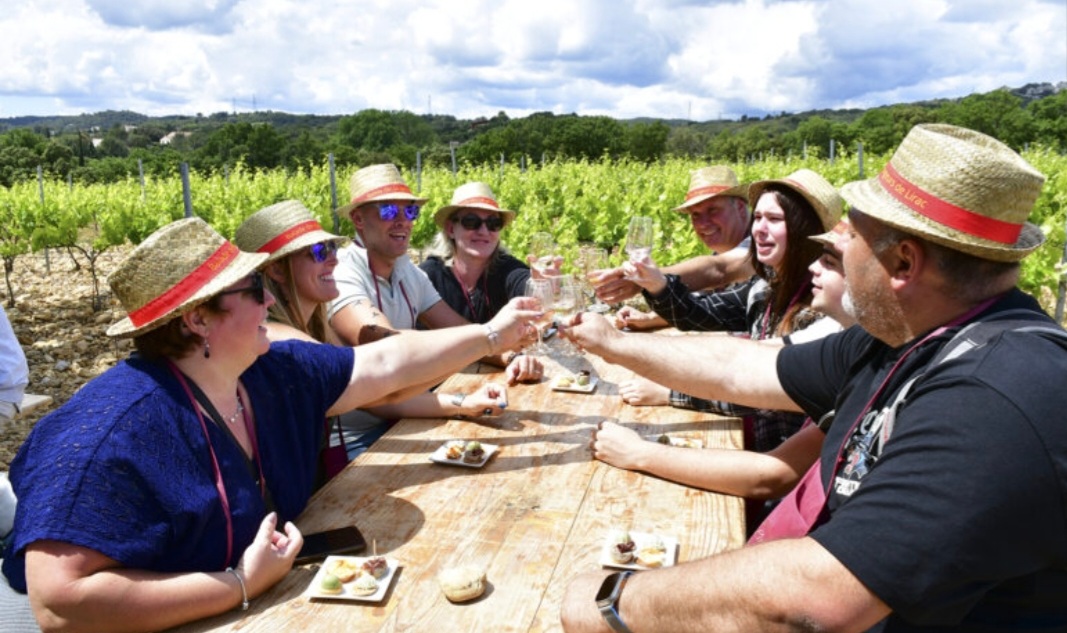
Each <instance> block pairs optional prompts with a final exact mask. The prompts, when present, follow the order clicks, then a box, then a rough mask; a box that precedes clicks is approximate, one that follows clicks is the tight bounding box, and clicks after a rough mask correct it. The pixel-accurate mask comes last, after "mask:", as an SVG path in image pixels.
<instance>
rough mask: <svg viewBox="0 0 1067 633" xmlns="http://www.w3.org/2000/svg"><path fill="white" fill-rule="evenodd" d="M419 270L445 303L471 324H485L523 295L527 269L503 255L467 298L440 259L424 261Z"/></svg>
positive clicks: (450, 270) (528, 273) (527, 277)
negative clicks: (510, 301) (501, 309)
mask: <svg viewBox="0 0 1067 633" xmlns="http://www.w3.org/2000/svg"><path fill="white" fill-rule="evenodd" d="M419 268H421V269H422V270H423V272H425V273H426V276H427V277H429V278H430V282H431V283H433V286H434V288H437V292H438V293H440V294H441V298H442V299H444V300H445V303H447V304H448V305H450V306H451V307H452V309H453V310H455V311H456V312H458V313H459V314H461V315H462V316H463V317H464V318H465V319H467V320H468V321H470V322H472V323H485V322H486V321H488V320H489V319H491V318H493V316H495V315H496V313H497V312H499V311H500V308H503V307H504V305H505V304H507V302H508V301H509V300H511V299H512V298H514V297H521V296H523V294H525V292H526V280H527V279H529V278H530V269H529V268H528V267H527V266H526V264H524V263H522V262H520V261H519V260H518V259H516V258H514V257H512V256H511V255H506V254H502V255H500V257H498V258H496V259H495V260H494V261H493V263H491V264H490V265H489V268H488V269H486V271H485V273H483V274H482V277H481V278H480V279H479V280H478V283H477V284H476V285H475V287H474V289H473V290H471V292H470V296H469V297H468V296H467V294H466V293H465V292H464V291H463V287H462V286H461V285H460V283H459V279H456V275H455V274H454V273H453V272H452V267H451V266H446V265H445V262H444V260H443V259H441V258H440V257H436V256H431V257H427V258H426V259H425V260H424V261H423V262H422V263H421V264H419Z"/></svg>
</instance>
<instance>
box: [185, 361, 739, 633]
mask: <svg viewBox="0 0 1067 633" xmlns="http://www.w3.org/2000/svg"><path fill="white" fill-rule="evenodd" d="M560 362H561V363H562V365H561V364H560V363H557V362H555V361H550V362H547V363H546V364H547V374H548V375H549V376H551V375H553V374H558V373H559V372H561V371H564V370H567V371H573V370H576V369H578V368H579V367H582V366H590V365H591V366H592V367H593V371H594V375H596V376H598V378H599V379H600V382H599V384H598V385H597V389H596V391H595V392H594V393H592V394H572V393H560V392H555V391H552V389H551V386H550V379H548V378H546V379H545V380H544V381H543V382H542V383H540V384H537V385H519V386H516V387H512V388H510V389H509V407H508V409H507V410H506V412H505V413H504V415H502V416H499V417H498V418H493V419H483V420H473V421H466V420H425V419H421V420H414V419H409V420H402V421H400V422H398V423H397V424H396V425H394V426H393V428H391V429H390V430H389V432H388V433H386V434H385V436H384V437H382V439H380V440H379V441H378V442H376V443H375V444H374V445H373V447H372V448H371V449H370V450H368V451H367V452H366V453H364V454H363V455H361V456H360V458H359V459H357V460H356V461H355V462H353V463H352V464H351V465H349V467H348V468H347V469H345V471H344V472H342V473H341V474H339V475H338V476H337V477H336V478H334V480H333V481H331V482H330V484H328V485H327V486H326V487H324V488H323V489H322V490H320V491H319V492H318V493H317V494H316V495H315V497H314V498H312V500H311V502H310V503H309V506H308V508H307V510H306V511H305V512H304V514H303V515H302V516H301V517H300V518H299V520H298V521H297V525H298V526H299V527H300V529H301V530H303V531H304V532H313V531H319V530H324V529H329V528H334V527H341V526H343V525H348V524H352V523H355V524H356V525H357V526H359V527H360V529H361V530H362V531H363V532H364V535H365V536H366V537H367V539H368V541H371V540H374V541H376V543H377V548H378V553H379V554H383V555H387V556H389V557H390V558H394V559H397V560H398V561H400V564H401V569H400V570H399V572H398V574H397V577H396V578H395V580H394V582H393V586H392V587H391V588H390V590H389V592H388V593H387V594H386V596H385V598H384V599H383V600H382V601H381V602H380V603H375V604H367V603H348V602H337V601H318V600H308V599H307V598H305V597H304V596H303V594H304V593H305V591H306V590H307V588H308V586H309V583H310V582H311V579H312V577H313V576H314V574H315V572H316V570H317V569H318V566H317V565H307V566H303V567H301V568H296V569H294V570H293V571H292V572H291V573H290V574H289V575H288V576H286V578H285V579H284V580H283V581H282V582H281V583H279V584H278V585H277V586H276V587H274V588H272V589H271V590H270V591H268V592H267V593H266V594H265V595H264V596H261V597H260V598H258V599H256V600H254V601H253V606H252V609H251V610H250V611H249V612H247V613H243V614H242V613H236V612H234V613H228V614H223V615H221V616H218V617H216V618H210V619H207V620H203V621H200V622H196V623H192V624H189V625H186V626H184V627H181V628H179V629H175V630H176V631H181V632H182V633H192V632H194V631H238V630H239V631H242V632H251V633H258V632H260V631H262V632H264V633H265V632H267V631H271V632H273V631H283V630H303V631H329V632H331V633H332V632H336V631H339V630H343V631H400V630H406V631H429V630H457V631H559V630H560V625H559V608H560V604H561V601H562V596H563V592H564V590H565V588H566V583H567V581H568V580H569V579H570V578H571V577H572V576H574V575H575V574H576V573H578V572H580V571H581V570H584V569H589V568H596V567H598V566H599V562H598V559H599V555H600V548H601V546H602V543H603V537H604V534H605V533H606V532H607V530H608V529H609V528H611V527H613V526H615V525H618V524H623V525H626V526H628V527H630V528H631V529H633V530H634V531H639V532H641V531H644V532H648V531H653V532H657V533H661V534H666V535H671V536H675V537H677V538H678V540H679V543H680V548H679V560H681V561H685V560H692V559H694V558H699V557H702V556H706V555H709V554H712V553H715V552H718V551H722V550H724V549H730V548H734V547H739V546H741V545H742V544H743V543H744V511H743V504H742V502H741V501H740V500H739V499H736V498H733V497H725V496H722V495H716V494H712V493H708V492H703V491H699V490H694V489H691V488H688V487H685V486H681V485H678V484H674V483H671V482H667V481H663V480H660V479H658V478H655V477H650V476H647V475H644V474H642V473H635V472H628V471H623V470H619V469H616V468H613V467H611V466H608V465H606V464H603V463H600V462H597V461H595V460H593V459H592V458H591V455H590V453H589V450H588V445H589V440H590V432H591V430H592V428H594V426H595V425H596V424H597V423H598V422H600V421H601V420H604V419H610V420H616V421H619V422H620V423H622V424H629V425H633V426H634V427H635V428H636V429H637V430H638V432H640V433H641V434H643V435H647V436H655V435H658V434H660V433H663V432H670V433H672V434H684V435H686V436H689V437H696V438H699V439H701V440H702V441H703V442H704V444H705V446H720V447H730V448H740V442H741V433H740V425H739V423H738V421H737V420H734V419H729V418H721V417H718V416H714V415H710V414H705V413H698V412H694V411H684V410H679V409H673V408H670V407H630V406H627V405H624V404H623V403H622V402H621V400H620V399H619V397H618V382H619V381H622V380H625V379H626V378H628V377H630V376H631V375H632V374H631V373H630V372H628V371H627V370H625V369H622V368H620V367H615V366H611V365H608V364H606V363H603V361H601V360H600V359H597V358H590V359H586V358H584V357H579V358H564V359H562V361H560ZM500 378H501V374H500V372H499V369H498V368H495V367H491V366H487V365H477V364H476V365H474V366H472V367H470V368H468V370H466V371H464V372H460V373H458V374H456V375H454V376H452V377H451V378H449V379H448V380H447V381H446V382H445V383H444V384H443V385H442V386H441V388H440V389H441V390H442V391H443V392H445V393H453V392H460V393H469V392H471V391H473V390H474V389H476V388H477V387H478V386H479V385H481V384H482V383H483V382H484V381H485V380H486V379H496V380H499V379H500ZM449 439H464V440H469V439H478V440H481V441H484V442H488V443H492V444H497V445H498V446H499V447H500V450H499V452H498V453H497V454H496V455H494V456H493V457H492V458H491V459H490V460H489V461H488V462H487V463H486V465H485V466H484V467H482V468H481V469H470V468H464V467H461V466H452V465H441V464H435V463H433V462H430V461H429V455H430V454H431V453H433V451H434V450H436V449H437V448H438V447H439V446H440V445H441V444H442V443H443V442H444V441H446V440H449ZM460 561H469V562H474V563H477V564H480V565H483V566H484V567H485V568H486V570H487V577H488V588H487V591H486V595H485V596H483V597H482V598H480V599H478V600H475V601H473V602H470V603H467V604H462V605H455V604H452V603H449V602H448V601H447V600H446V599H445V597H444V594H443V593H442V592H441V590H440V588H439V587H438V584H437V574H438V572H439V571H440V570H441V569H443V568H444V567H446V566H450V565H453V564H456V563H457V562H460Z"/></svg>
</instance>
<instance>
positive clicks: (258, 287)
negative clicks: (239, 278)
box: [215, 271, 267, 305]
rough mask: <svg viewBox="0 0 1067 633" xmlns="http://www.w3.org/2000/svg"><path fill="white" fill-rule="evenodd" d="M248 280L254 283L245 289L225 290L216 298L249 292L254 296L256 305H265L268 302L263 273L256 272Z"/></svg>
mask: <svg viewBox="0 0 1067 633" xmlns="http://www.w3.org/2000/svg"><path fill="white" fill-rule="evenodd" d="M248 280H249V281H251V282H252V284H251V285H249V286H245V287H244V288H234V289H233V290H223V291H222V292H220V293H217V294H216V295H215V296H217V297H221V296H222V295H233V294H240V293H244V292H247V293H248V294H250V295H252V298H253V299H255V300H256V303H258V304H260V305H263V304H264V303H266V302H267V297H266V293H264V291H263V273H261V272H259V271H256V272H254V273H252V274H251V275H249V276H248Z"/></svg>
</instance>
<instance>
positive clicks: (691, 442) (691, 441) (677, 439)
mask: <svg viewBox="0 0 1067 633" xmlns="http://www.w3.org/2000/svg"><path fill="white" fill-rule="evenodd" d="M664 435H666V433H662V434H660V435H652V436H650V437H649V438H648V439H650V440H652V441H653V442H660V438H661V437H663V436H664ZM667 439H668V440H670V442H669V443H670V445H671V446H681V447H682V448H704V442H701V441H700V440H698V439H696V438H693V437H682V436H674V435H667ZM660 444H663V442H660Z"/></svg>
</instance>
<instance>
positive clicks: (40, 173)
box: [37, 165, 52, 274]
mask: <svg viewBox="0 0 1067 633" xmlns="http://www.w3.org/2000/svg"><path fill="white" fill-rule="evenodd" d="M37 196H38V197H39V198H40V199H41V210H42V211H43V210H44V170H43V169H41V166H40V165H38V166H37ZM44 272H45V274H51V272H52V262H51V261H49V259H48V246H47V245H45V247H44Z"/></svg>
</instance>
